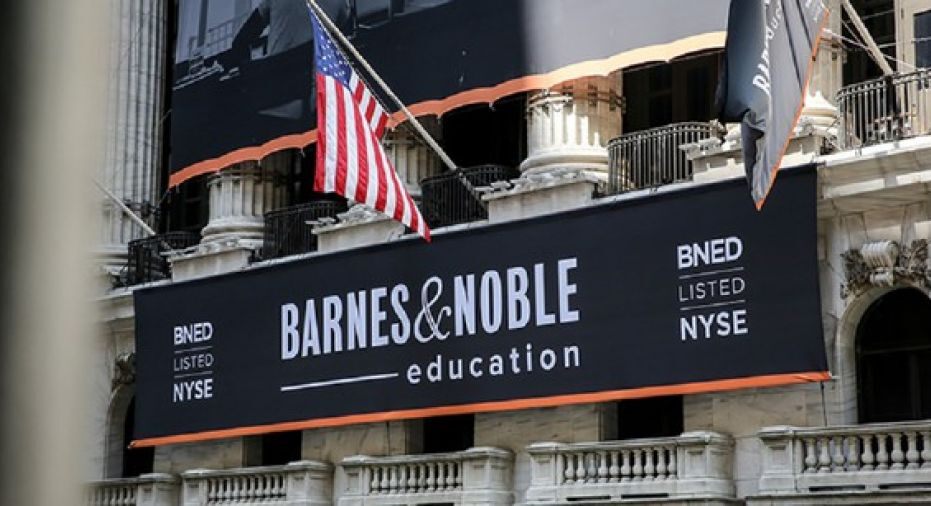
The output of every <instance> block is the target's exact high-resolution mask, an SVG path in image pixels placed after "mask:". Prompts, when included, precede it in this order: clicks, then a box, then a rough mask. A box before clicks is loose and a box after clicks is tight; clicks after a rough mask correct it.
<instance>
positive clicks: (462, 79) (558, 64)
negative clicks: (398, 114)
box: [171, 0, 727, 185]
mask: <svg viewBox="0 0 931 506" xmlns="http://www.w3.org/2000/svg"><path fill="white" fill-rule="evenodd" d="M318 1H319V4H320V6H321V7H322V8H323V9H324V10H325V11H326V12H327V13H328V15H329V16H330V18H331V19H333V20H334V22H335V23H336V24H337V25H338V26H339V27H340V28H341V30H342V31H343V32H344V33H345V34H347V35H348V36H349V37H350V39H351V40H352V42H353V44H354V45H355V46H356V47H357V48H358V49H359V50H360V52H361V53H362V54H363V55H364V56H365V57H366V59H367V60H368V61H369V62H370V63H371V64H372V65H373V67H374V68H375V69H376V70H377V71H378V73H379V74H380V75H381V76H382V77H383V78H384V79H385V81H386V82H387V83H388V84H389V85H390V86H391V87H392V89H393V90H394V91H395V92H396V93H397V94H398V96H399V97H400V98H401V100H402V101H404V103H405V104H407V105H408V106H411V107H412V110H414V112H415V113H416V114H439V113H442V112H445V110H448V108H449V107H453V106H458V105H464V104H465V103H477V102H482V101H485V102H487V101H493V100H494V99H495V98H500V96H504V95H506V94H510V93H516V92H519V91H525V90H528V89H542V88H547V87H549V86H550V85H553V84H556V83H557V82H559V81H560V80H566V79H572V78H575V77H581V76H583V75H594V74H607V73H608V72H611V71H612V70H616V69H618V68H620V67H622V66H628V65H633V64H637V63H642V62H644V61H653V60H666V59H670V58H673V57H675V56H678V55H680V54H684V53H688V52H693V51H697V50H701V49H707V48H709V47H720V42H717V39H716V38H713V37H712V38H707V37H706V38H704V39H696V40H688V41H686V39H688V38H689V37H693V36H699V35H702V34H713V33H718V32H721V31H723V29H724V14H725V12H726V10H727V3H726V0H703V1H702V2H682V1H681V0H651V1H646V0H637V1H628V2H618V1H617V0H400V1H399V0H364V1H361V0H318ZM673 11H675V12H676V15H675V16H670V15H669V13H670V12H673ZM712 39H714V40H715V41H716V42H714V44H712V43H711V42H710V41H711V40H712ZM310 41H311V29H310V20H309V14H308V11H307V7H306V3H305V0H235V1H233V0H181V1H180V4H179V22H178V38H177V47H176V51H175V66H174V83H173V94H172V101H173V104H172V115H171V144H172V152H171V168H172V171H173V172H178V171H184V172H183V173H181V174H175V175H173V177H172V180H171V184H172V185H174V184H178V183H179V182H180V181H182V180H184V179H186V178H187V177H190V176H192V175H196V174H197V173H203V171H207V170H215V169H218V168H221V167H223V166H227V165H229V164H231V163H233V162H235V161H242V160H245V159H257V158H260V157H261V156H262V154H263V153H264V154H267V152H270V151H272V150H275V149H282V148H284V147H302V146H304V145H306V144H308V143H309V142H310V139H311V137H309V136H307V135H304V134H306V133H308V132H309V131H310V130H311V129H313V128H314V122H315V118H316V116H315V115H314V111H313V110H312V109H313V107H314V100H313V96H314V95H313V79H312V75H313V59H312V55H313V48H312V44H311V43H310ZM676 44H678V45H676ZM667 46H668V47H667ZM634 50H636V51H638V52H637V54H636V55H634V54H630V55H628V56H627V57H624V58H620V59H618V60H617V61H613V60H608V59H609V58H611V57H616V56H618V55H622V54H627V52H630V51H634ZM582 62H586V63H587V65H584V66H581V67H577V68H575V69H574V70H573V71H571V72H568V71H566V72H564V73H563V74H561V75H559V76H551V77H552V78H553V79H556V81H552V80H550V81H546V80H543V81H540V80H531V81H524V82H514V80H517V79H520V78H524V77H527V76H541V75H544V74H547V73H550V72H554V71H557V70H566V69H567V67H569V66H571V65H573V64H579V63H582ZM508 82H509V83H510V84H511V85H510V86H506V87H505V88H502V89H500V90H494V89H493V88H494V87H495V86H498V85H501V84H502V83H508ZM471 90H476V91H477V92H478V93H477V94H475V95H474V96H470V97H461V100H459V101H454V102H455V103H449V104H445V105H444V104H441V103H438V102H435V101H440V100H443V99H446V98H447V97H451V96H454V95H457V94H460V93H463V92H467V91H471ZM418 104H420V106H418ZM391 106H392V107H393V104H391ZM221 157H222V158H221Z"/></svg>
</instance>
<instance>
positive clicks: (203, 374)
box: [175, 371, 213, 379]
mask: <svg viewBox="0 0 931 506" xmlns="http://www.w3.org/2000/svg"><path fill="white" fill-rule="evenodd" d="M211 374H213V371H203V372H189V373H187V374H175V379H181V378H193V377H195V376H210V375H211Z"/></svg>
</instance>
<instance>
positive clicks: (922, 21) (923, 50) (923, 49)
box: [915, 11, 931, 68]
mask: <svg viewBox="0 0 931 506" xmlns="http://www.w3.org/2000/svg"><path fill="white" fill-rule="evenodd" d="M915 65H917V66H918V67H920V68H928V67H931V11H925V12H920V13H918V14H915Z"/></svg>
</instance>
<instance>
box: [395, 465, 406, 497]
mask: <svg viewBox="0 0 931 506" xmlns="http://www.w3.org/2000/svg"><path fill="white" fill-rule="evenodd" d="M397 467H398V476H400V478H399V479H398V492H405V491H407V466H406V465H404V464H401V465H399V466H397Z"/></svg>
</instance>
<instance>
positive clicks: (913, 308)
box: [857, 288, 931, 423]
mask: <svg viewBox="0 0 931 506" xmlns="http://www.w3.org/2000/svg"><path fill="white" fill-rule="evenodd" d="M857 391H858V400H859V403H858V405H859V414H860V422H861V423H871V422H894V421H903V420H918V419H925V418H931V299H929V298H928V296H927V295H925V294H924V293H923V292H921V291H920V290H917V289H913V288H909V289H902V290H896V291H893V292H890V293H888V294H886V295H884V296H882V297H881V298H879V299H878V300H877V301H876V302H874V303H873V305H871V306H870V307H869V309H867V310H866V313H864V315H863V319H862V320H860V324H859V326H858V327H857Z"/></svg>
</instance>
